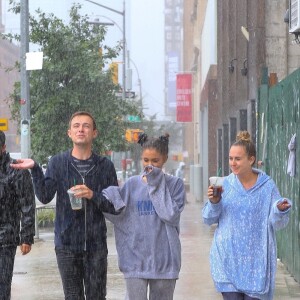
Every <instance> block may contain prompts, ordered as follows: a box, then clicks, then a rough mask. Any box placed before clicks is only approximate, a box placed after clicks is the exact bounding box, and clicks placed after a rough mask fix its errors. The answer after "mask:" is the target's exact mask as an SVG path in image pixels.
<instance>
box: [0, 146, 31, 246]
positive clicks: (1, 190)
mask: <svg viewBox="0 0 300 300" xmlns="http://www.w3.org/2000/svg"><path fill="white" fill-rule="evenodd" d="M12 161H13V160H12V159H11V158H10V155H9V153H7V152H4V153H3V154H2V156H1V157H0V247H4V246H17V245H20V244H23V243H25V244H28V245H31V244H33V242H34V235H35V196H34V192H33V185H32V180H31V175H30V172H29V171H28V170H15V169H12V168H11V167H10V164H11V163H12Z"/></svg>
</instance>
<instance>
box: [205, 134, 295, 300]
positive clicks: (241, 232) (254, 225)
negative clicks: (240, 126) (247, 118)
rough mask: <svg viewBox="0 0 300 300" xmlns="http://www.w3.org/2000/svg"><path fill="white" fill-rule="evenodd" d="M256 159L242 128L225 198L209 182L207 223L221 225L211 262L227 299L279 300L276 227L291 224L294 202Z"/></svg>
mask: <svg viewBox="0 0 300 300" xmlns="http://www.w3.org/2000/svg"><path fill="white" fill-rule="evenodd" d="M255 160H256V150H255V146H254V144H253V143H252V141H251V139H250V134H249V133H248V132H247V131H242V132H240V133H239V134H238V136H237V141H236V142H235V143H234V144H233V145H232V146H231V148H230V152H229V164H230V168H231V171H232V173H231V174H230V175H229V176H227V177H226V178H225V180H224V183H223V191H222V194H221V197H214V196H213V187H212V186H209V188H208V192H207V195H208V198H209V201H207V203H206V204H205V206H204V208H203V211H202V213H203V219H204V222H205V223H206V224H208V225H211V224H214V223H217V224H218V226H217V228H216V230H215V234H214V240H213V243H212V247H211V252H210V264H211V273H212V277H213V280H214V283H215V286H216V289H217V290H218V291H219V292H221V293H222V295H223V299H224V300H251V299H253V300H254V299H260V300H271V299H273V294H274V287H275V273H276V262H277V255H276V237H275V231H276V230H278V229H281V228H283V227H285V226H286V225H287V223H288V221H289V210H290V207H291V202H290V200H288V199H285V198H282V197H281V196H280V193H279V191H278V189H277V187H276V185H275V183H274V181H273V180H272V179H271V178H270V177H269V176H268V175H266V174H265V173H264V172H262V171H260V170H257V169H254V168H253V165H254V163H255Z"/></svg>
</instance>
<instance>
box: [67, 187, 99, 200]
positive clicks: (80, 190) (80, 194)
mask: <svg viewBox="0 0 300 300" xmlns="http://www.w3.org/2000/svg"><path fill="white" fill-rule="evenodd" d="M71 190H73V191H74V192H75V197H76V198H86V199H89V200H90V199H92V198H93V196H94V192H93V191H92V190H91V189H89V188H88V187H87V186H86V185H85V184H81V185H75V186H73V187H72V188H71Z"/></svg>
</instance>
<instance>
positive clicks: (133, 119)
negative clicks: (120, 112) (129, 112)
mask: <svg viewBox="0 0 300 300" xmlns="http://www.w3.org/2000/svg"><path fill="white" fill-rule="evenodd" d="M127 121H129V122H141V118H140V116H127Z"/></svg>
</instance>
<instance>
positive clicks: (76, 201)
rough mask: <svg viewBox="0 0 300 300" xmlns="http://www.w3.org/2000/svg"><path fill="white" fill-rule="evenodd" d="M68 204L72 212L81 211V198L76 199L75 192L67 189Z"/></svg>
mask: <svg viewBox="0 0 300 300" xmlns="http://www.w3.org/2000/svg"><path fill="white" fill-rule="evenodd" d="M67 192H68V194H69V198H70V203H71V206H72V209H73V210H79V209H82V198H76V197H75V191H73V190H71V189H69V190H68V191H67Z"/></svg>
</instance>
